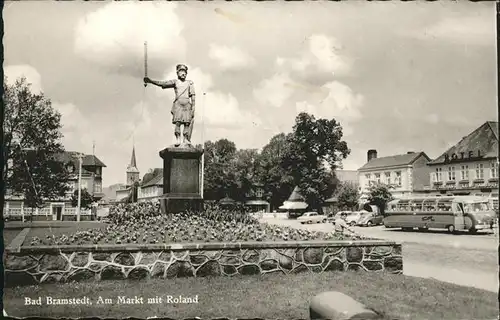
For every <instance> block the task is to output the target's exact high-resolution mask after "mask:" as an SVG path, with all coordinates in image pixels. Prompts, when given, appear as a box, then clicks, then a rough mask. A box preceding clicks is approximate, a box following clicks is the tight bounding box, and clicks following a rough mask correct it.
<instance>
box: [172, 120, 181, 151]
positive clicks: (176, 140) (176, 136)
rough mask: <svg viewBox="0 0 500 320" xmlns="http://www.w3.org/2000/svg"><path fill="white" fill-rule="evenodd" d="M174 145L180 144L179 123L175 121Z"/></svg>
mask: <svg viewBox="0 0 500 320" xmlns="http://www.w3.org/2000/svg"><path fill="white" fill-rule="evenodd" d="M174 134H175V146H176V147H177V146H179V145H180V144H181V123H180V122H176V123H175V131H174Z"/></svg>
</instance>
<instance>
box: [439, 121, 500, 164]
mask: <svg viewBox="0 0 500 320" xmlns="http://www.w3.org/2000/svg"><path fill="white" fill-rule="evenodd" d="M469 151H473V153H474V156H476V155H477V152H478V151H479V152H480V153H481V156H482V157H484V158H496V157H497V156H498V122H495V121H487V122H485V123H484V124H483V125H481V126H480V127H479V128H477V129H476V130H474V131H472V132H471V133H470V134H469V135H467V136H465V137H463V138H462V140H460V141H459V142H458V143H457V144H456V145H454V146H453V147H451V148H449V149H448V150H446V152H444V153H443V154H442V155H441V156H439V157H438V158H437V159H435V160H433V161H431V162H430V163H429V164H442V163H445V157H446V156H451V155H452V154H456V155H458V156H459V155H460V154H461V153H462V152H463V153H464V154H465V155H466V156H467V155H468V153H469Z"/></svg>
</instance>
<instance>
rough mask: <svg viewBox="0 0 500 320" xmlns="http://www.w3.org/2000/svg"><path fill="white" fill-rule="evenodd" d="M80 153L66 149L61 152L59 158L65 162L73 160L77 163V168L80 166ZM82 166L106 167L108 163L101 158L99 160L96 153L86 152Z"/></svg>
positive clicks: (72, 161)
mask: <svg viewBox="0 0 500 320" xmlns="http://www.w3.org/2000/svg"><path fill="white" fill-rule="evenodd" d="M78 154H80V153H79V152H75V151H64V152H63V153H60V154H59V155H58V156H57V158H58V159H60V161H62V162H65V163H68V162H71V163H73V164H74V165H75V167H76V168H78ZM82 166H94V167H106V165H105V164H104V163H103V162H102V161H101V160H99V158H97V157H96V156H95V155H89V154H85V155H84V156H83V158H82Z"/></svg>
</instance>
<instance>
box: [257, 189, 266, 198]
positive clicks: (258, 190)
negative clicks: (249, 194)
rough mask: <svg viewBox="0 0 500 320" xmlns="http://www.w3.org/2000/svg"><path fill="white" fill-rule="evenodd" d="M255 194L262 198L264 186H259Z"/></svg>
mask: <svg viewBox="0 0 500 320" xmlns="http://www.w3.org/2000/svg"><path fill="white" fill-rule="evenodd" d="M255 196H256V197H257V198H262V197H263V196H264V190H262V188H257V190H256V191H255Z"/></svg>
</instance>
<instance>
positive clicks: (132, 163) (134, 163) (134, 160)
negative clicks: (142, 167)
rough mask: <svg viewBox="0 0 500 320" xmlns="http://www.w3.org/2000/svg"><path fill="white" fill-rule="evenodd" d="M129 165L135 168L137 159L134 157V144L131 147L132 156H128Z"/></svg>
mask: <svg viewBox="0 0 500 320" xmlns="http://www.w3.org/2000/svg"><path fill="white" fill-rule="evenodd" d="M130 167H131V168H137V161H136V159H135V146H133V147H132V158H130Z"/></svg>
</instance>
